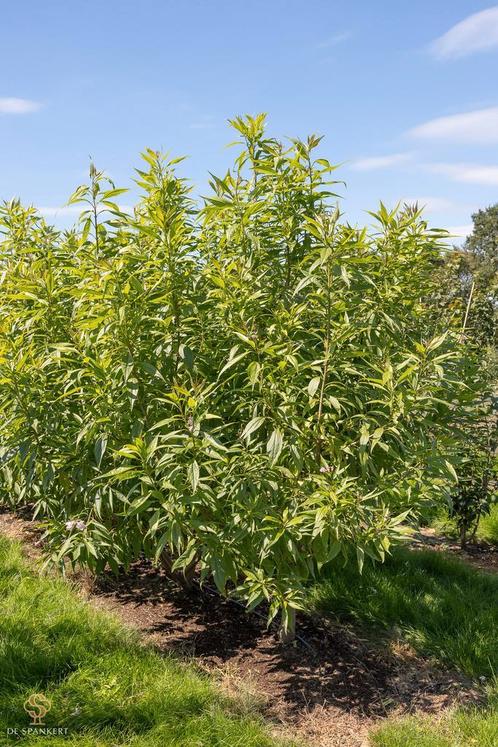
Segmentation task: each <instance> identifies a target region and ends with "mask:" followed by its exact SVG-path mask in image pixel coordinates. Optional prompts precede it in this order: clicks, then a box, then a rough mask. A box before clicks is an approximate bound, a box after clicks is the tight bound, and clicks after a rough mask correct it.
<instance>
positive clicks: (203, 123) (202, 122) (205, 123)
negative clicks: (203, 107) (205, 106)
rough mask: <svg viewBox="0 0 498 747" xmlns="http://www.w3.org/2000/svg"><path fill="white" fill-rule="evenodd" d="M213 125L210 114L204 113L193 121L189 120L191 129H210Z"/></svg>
mask: <svg viewBox="0 0 498 747" xmlns="http://www.w3.org/2000/svg"><path fill="white" fill-rule="evenodd" d="M214 126H215V122H214V118H213V116H212V115H211V114H205V115H204V116H202V117H199V119H198V120H196V121H195V122H191V123H190V124H189V127H190V129H191V130H210V129H211V128H212V127H214Z"/></svg>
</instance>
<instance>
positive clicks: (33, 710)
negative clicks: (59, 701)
mask: <svg viewBox="0 0 498 747" xmlns="http://www.w3.org/2000/svg"><path fill="white" fill-rule="evenodd" d="M51 708H52V703H51V702H50V700H49V699H48V698H46V697H45V696H44V695H42V693H34V694H33V695H30V696H29V698H28V699H27V701H26V702H25V703H24V710H25V711H26V713H27V714H28V715H29V716H31V719H32V721H31V724H32V726H43V719H44V718H45V716H46V715H47V713H48V712H49V710H50V709H51Z"/></svg>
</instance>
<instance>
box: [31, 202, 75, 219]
mask: <svg viewBox="0 0 498 747" xmlns="http://www.w3.org/2000/svg"><path fill="white" fill-rule="evenodd" d="M36 209H37V210H38V212H39V213H40V214H41V215H44V216H45V217H47V218H49V217H50V218H51V217H58V216H64V215H79V214H80V213H81V212H82V211H83V207H81V206H79V205H65V206H64V207H57V206H53V205H48V206H46V207H37V208H36Z"/></svg>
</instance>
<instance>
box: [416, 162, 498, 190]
mask: <svg viewBox="0 0 498 747" xmlns="http://www.w3.org/2000/svg"><path fill="white" fill-rule="evenodd" d="M426 169H427V170H428V171H431V172H432V173H433V174H443V175H444V176H448V177H449V178H450V179H453V181H455V182H466V183H468V184H482V185H484V186H498V166H488V165H480V164H472V163H432V164H427V165H426Z"/></svg>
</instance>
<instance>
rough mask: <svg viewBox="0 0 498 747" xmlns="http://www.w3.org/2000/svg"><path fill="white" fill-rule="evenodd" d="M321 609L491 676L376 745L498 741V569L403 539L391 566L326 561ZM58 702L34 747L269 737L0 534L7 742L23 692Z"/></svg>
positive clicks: (245, 744) (387, 725) (318, 591)
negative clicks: (457, 701)
mask: <svg viewBox="0 0 498 747" xmlns="http://www.w3.org/2000/svg"><path fill="white" fill-rule="evenodd" d="M310 606H311V607H312V608H313V609H314V610H319V611H320V612H322V613H324V614H328V615H333V616H334V617H338V618H339V619H342V620H348V621H354V622H355V623H356V624H357V625H358V626H360V627H362V628H364V629H368V630H369V632H370V634H371V635H372V637H374V636H379V634H380V635H382V632H383V631H384V632H386V631H390V630H392V629H397V631H398V633H399V632H401V633H402V634H403V636H404V637H405V638H406V640H407V641H409V642H410V643H411V644H412V645H413V646H414V647H415V648H416V649H417V650H418V651H419V652H420V653H422V654H429V655H432V656H434V657H436V658H438V659H440V660H441V661H444V662H445V663H447V664H450V665H452V666H455V667H457V668H458V669H460V670H461V671H463V672H465V673H467V674H468V675H470V676H473V677H478V676H480V675H484V676H486V677H487V678H488V683H489V690H490V693H491V702H490V705H489V706H488V707H487V708H486V709H481V710H478V709H475V708H469V709H459V710H456V711H453V712H448V713H446V712H444V713H443V714H442V715H441V717H439V718H429V717H410V718H405V719H389V720H386V721H384V722H383V723H382V724H381V725H380V726H379V727H377V728H376V729H374V730H373V731H372V733H371V736H370V740H371V744H372V747H497V745H498V740H497V738H496V735H497V734H498V708H497V705H498V686H497V685H496V680H494V679H493V676H492V673H493V672H495V673H496V672H498V646H496V640H495V639H496V635H497V630H498V578H497V577H494V576H491V575H487V574H482V573H479V572H478V571H476V570H475V569H473V568H470V567H468V566H466V565H465V564H463V563H462V562H460V561H458V560H456V559H452V558H447V557H445V556H444V555H443V554H442V553H439V552H438V553H436V552H432V551H414V552H410V551H408V550H402V551H400V552H398V553H396V555H395V557H393V558H392V559H390V560H389V561H388V562H387V563H386V565H385V566H383V567H381V566H378V567H375V568H372V567H370V566H369V567H366V568H365V570H364V573H363V576H361V577H360V576H358V574H357V571H356V570H355V569H354V568H353V567H346V568H344V569H342V568H340V567H339V566H335V567H332V568H331V569H330V570H329V571H328V575H327V577H326V578H324V579H323V580H322V581H321V582H320V583H319V584H317V585H316V586H315V587H314V588H313V589H312V592H311V595H310ZM35 692H42V693H44V694H45V695H46V696H47V697H48V698H49V699H50V700H51V702H52V708H51V710H50V712H49V714H48V715H47V717H46V724H47V726H54V725H57V726H61V727H68V729H69V736H68V737H47V736H40V737H33V736H32V737H26V738H22V739H21V740H19V743H20V744H25V745H27V747H43V746H45V747H274V746H275V745H276V744H277V743H276V740H275V739H274V738H273V737H271V736H269V734H268V730H267V729H265V725H264V724H263V723H262V722H261V720H260V719H258V718H257V717H255V716H254V714H252V713H251V712H250V711H247V710H244V708H243V706H242V705H240V704H237V703H234V702H232V701H229V700H228V699H227V698H225V697H224V696H222V695H221V694H220V692H219V691H218V690H217V689H216V687H215V686H214V685H213V683H212V682H211V681H210V680H209V678H207V677H206V676H203V675H201V674H199V673H198V672H197V671H196V669H195V668H194V667H193V666H191V665H189V664H186V663H182V662H181V661H179V660H176V659H174V658H172V657H163V656H160V655H159V654H158V653H156V652H155V651H154V650H153V649H151V648H149V647H146V646H144V645H142V644H141V643H140V641H139V640H138V639H137V637H136V635H135V634H134V633H133V632H132V631H130V630H129V629H127V628H124V627H123V626H122V625H121V624H120V623H119V622H118V621H116V620H115V619H113V618H111V617H110V616H108V615H106V614H104V613H102V612H99V611H96V610H93V609H92V608H91V607H89V606H88V605H86V604H85V603H84V602H83V601H82V600H81V599H80V598H79V597H78V595H77V593H76V591H75V590H73V589H72V588H71V586H70V584H69V583H67V582H65V581H63V580H60V579H56V578H53V577H42V578H40V577H39V576H38V574H37V573H36V572H35V570H34V569H33V568H32V567H31V566H30V565H29V564H28V563H27V562H26V561H25V560H24V559H23V558H22V557H21V553H20V549H19V546H18V545H17V544H15V543H12V542H10V541H7V540H4V539H1V538H0V745H4V744H5V745H9V744H14V743H17V740H14V739H12V740H10V741H9V739H8V738H7V736H6V730H7V727H11V728H12V727H17V728H19V729H20V728H23V727H26V726H27V725H28V721H29V719H28V716H27V714H26V713H25V712H24V709H23V703H24V701H25V700H26V698H27V697H28V696H29V695H31V694H32V693H35Z"/></svg>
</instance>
